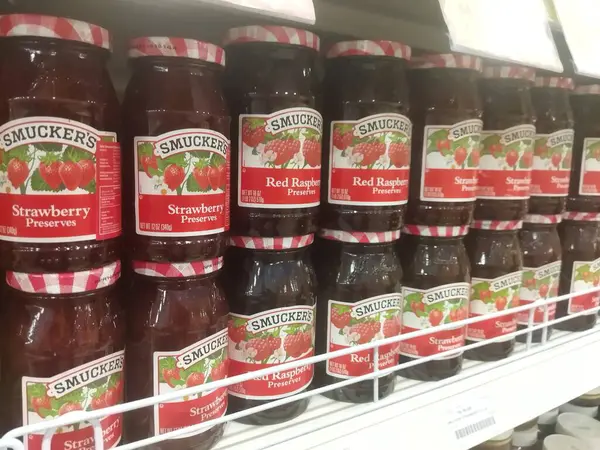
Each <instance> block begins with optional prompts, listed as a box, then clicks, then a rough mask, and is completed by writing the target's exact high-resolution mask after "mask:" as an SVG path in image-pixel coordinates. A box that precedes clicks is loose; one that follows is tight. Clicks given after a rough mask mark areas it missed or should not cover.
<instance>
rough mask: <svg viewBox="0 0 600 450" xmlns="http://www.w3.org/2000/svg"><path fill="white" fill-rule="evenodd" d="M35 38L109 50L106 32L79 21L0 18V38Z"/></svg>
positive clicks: (32, 16)
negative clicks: (89, 45)
mask: <svg viewBox="0 0 600 450" xmlns="http://www.w3.org/2000/svg"><path fill="white" fill-rule="evenodd" d="M15 36H35V37H42V38H52V39H64V40H67V41H77V42H83V43H85V44H91V45H95V46H96V47H101V48H104V49H106V50H110V35H109V33H108V30H106V29H105V28H102V27H100V26H98V25H94V24H91V23H87V22H82V21H81V20H74V19H67V18H66V17H54V16H43V15H39V14H8V15H6V16H0V37H15Z"/></svg>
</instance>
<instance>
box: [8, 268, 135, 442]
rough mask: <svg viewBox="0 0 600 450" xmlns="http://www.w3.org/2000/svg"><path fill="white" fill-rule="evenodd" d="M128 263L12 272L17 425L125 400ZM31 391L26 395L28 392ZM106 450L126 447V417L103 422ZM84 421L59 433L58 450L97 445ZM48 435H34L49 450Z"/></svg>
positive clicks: (11, 391) (13, 416)
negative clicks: (123, 271)
mask: <svg viewBox="0 0 600 450" xmlns="http://www.w3.org/2000/svg"><path fill="white" fill-rule="evenodd" d="M119 276H120V263H119V262H118V261H117V262H114V263H112V264H109V265H107V266H103V267H100V268H97V269H91V270H88V271H81V272H67V273H58V274H28V273H22V272H7V273H6V283H7V286H6V288H5V291H4V292H5V295H4V296H3V299H2V300H3V313H4V314H5V316H4V317H5V318H8V317H10V320H4V322H3V333H5V334H4V336H6V337H9V336H10V341H7V340H6V338H5V340H4V343H5V344H4V346H3V347H4V348H3V360H2V398H3V399H4V406H5V407H4V408H3V414H4V416H5V419H6V423H7V424H8V426H9V428H16V427H19V426H22V425H32V424H39V423H40V422H42V421H44V420H49V419H51V418H56V417H58V416H62V415H65V414H67V413H69V412H73V411H92V410H97V409H101V408H105V407H108V406H114V405H116V404H118V403H122V402H123V389H124V373H123V369H124V348H125V336H124V334H125V323H124V321H125V316H124V313H123V311H122V309H121V306H120V301H119V298H118V291H119V288H118V287H117V285H116V282H117V280H118V278H119ZM24 393H25V394H26V395H24ZM100 424H101V426H102V430H103V436H104V448H112V447H115V446H117V445H118V443H119V442H120V441H121V436H122V424H123V415H122V414H114V415H111V416H107V417H104V418H102V419H101V420H100ZM93 430H94V429H93V427H92V426H91V425H90V424H89V423H88V422H85V423H80V424H76V425H74V426H71V427H66V428H65V429H63V430H62V432H56V433H55V434H54V436H53V437H52V443H51V446H52V448H67V446H68V445H69V443H70V444H72V443H73V442H84V441H89V442H92V440H93V436H94V431H93ZM43 437H44V431H41V432H37V433H30V434H29V435H28V436H27V438H26V439H27V443H28V448H29V449H32V450H41V448H42V439H43Z"/></svg>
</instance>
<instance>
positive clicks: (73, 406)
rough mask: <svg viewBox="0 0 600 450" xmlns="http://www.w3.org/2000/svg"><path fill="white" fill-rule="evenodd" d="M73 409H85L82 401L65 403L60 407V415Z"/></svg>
mask: <svg viewBox="0 0 600 450" xmlns="http://www.w3.org/2000/svg"><path fill="white" fill-rule="evenodd" d="M73 411H83V408H82V406H81V403H77V402H67V403H63V404H62V406H61V407H60V408H59V409H58V415H59V416H64V415H65V414H68V413H70V412H73Z"/></svg>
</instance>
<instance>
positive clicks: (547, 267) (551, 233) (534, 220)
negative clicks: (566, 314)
mask: <svg viewBox="0 0 600 450" xmlns="http://www.w3.org/2000/svg"><path fill="white" fill-rule="evenodd" d="M561 220H562V217H561V216H560V215H554V216H552V215H551V216H542V215H535V214H528V215H526V216H525V220H524V222H523V229H521V230H520V231H519V241H520V243H521V251H522V252H523V282H522V285H521V292H520V294H519V297H520V304H521V305H526V304H529V303H533V302H535V301H538V300H548V299H550V298H553V297H556V296H557V295H558V284H559V278H560V270H561V266H562V249H561V245H560V238H559V237H558V230H557V226H558V223H559V222H560V221H561ZM545 309H546V308H544V307H541V306H538V307H536V308H535V311H534V312H533V324H540V323H543V322H544V314H545ZM547 309H548V320H554V318H555V316H556V303H549V304H548V307H547ZM528 324H529V311H522V312H520V313H518V314H517V328H518V329H519V330H522V329H524V328H527V326H528ZM551 333H552V327H548V331H547V337H550V334H551ZM542 334H543V330H542V329H539V330H535V331H533V332H532V333H531V335H532V338H531V339H532V341H533V342H541V341H542ZM526 340H527V334H520V335H519V336H517V341H519V342H526Z"/></svg>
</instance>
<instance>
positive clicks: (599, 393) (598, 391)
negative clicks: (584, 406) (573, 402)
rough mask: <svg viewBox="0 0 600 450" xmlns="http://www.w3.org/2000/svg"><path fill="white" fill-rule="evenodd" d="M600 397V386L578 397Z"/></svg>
mask: <svg viewBox="0 0 600 450" xmlns="http://www.w3.org/2000/svg"><path fill="white" fill-rule="evenodd" d="M598 397H600V387H597V388H596V389H592V390H591V391H589V392H586V393H585V394H583V395H580V396H579V397H577V398H581V399H592V398H598Z"/></svg>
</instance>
